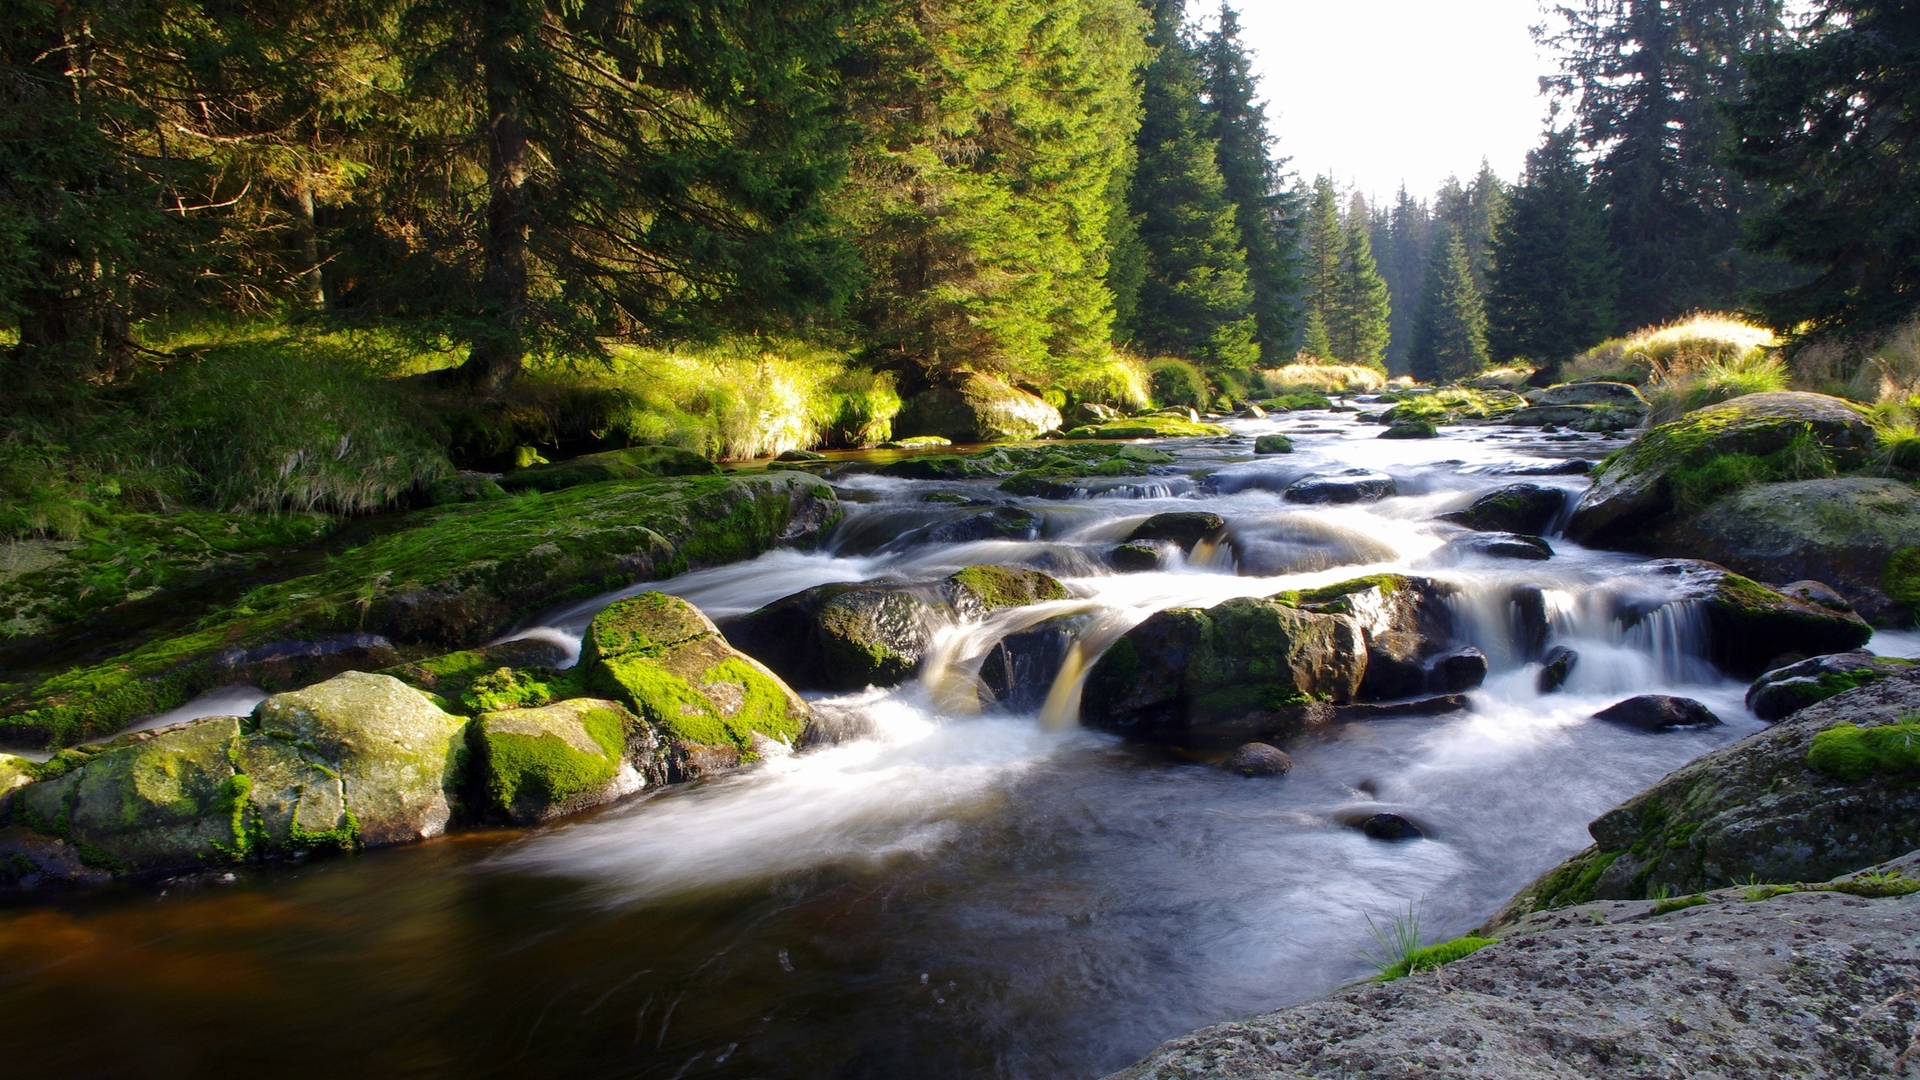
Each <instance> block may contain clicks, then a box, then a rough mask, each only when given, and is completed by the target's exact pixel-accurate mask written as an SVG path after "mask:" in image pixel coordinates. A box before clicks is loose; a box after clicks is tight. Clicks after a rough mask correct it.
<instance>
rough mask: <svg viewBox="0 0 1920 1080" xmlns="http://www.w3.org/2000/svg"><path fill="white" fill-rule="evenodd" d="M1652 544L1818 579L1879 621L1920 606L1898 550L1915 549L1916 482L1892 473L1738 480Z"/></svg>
mask: <svg viewBox="0 0 1920 1080" xmlns="http://www.w3.org/2000/svg"><path fill="white" fill-rule="evenodd" d="M1652 547H1653V550H1654V551H1656V552H1657V553H1659V554H1664V555H1683V554H1684V555H1689V556H1694V557H1698V558H1703V559H1708V560H1711V561H1713V562H1716V563H1720V564H1722V565H1724V566H1728V567H1731V568H1733V569H1735V570H1738V571H1739V572H1740V573H1742V574H1746V575H1748V576H1750V577H1755V578H1759V579H1760V580H1763V581H1782V582H1784V581H1801V580H1809V579H1811V580H1814V581H1820V582H1824V583H1826V584H1827V585H1830V586H1832V587H1833V588H1835V589H1837V590H1839V592H1840V593H1841V595H1843V596H1845V597H1846V598H1847V600H1848V601H1849V602H1851V603H1852V604H1853V606H1854V608H1855V609H1856V610H1857V611H1859V612H1860V614H1861V616H1862V617H1864V618H1866V619H1867V620H1868V621H1869V622H1872V623H1875V624H1876V625H1881V626H1899V625H1905V624H1907V623H1908V622H1909V621H1910V620H1911V618H1912V615H1913V612H1914V611H1915V610H1916V609H1920V590H1915V589H1914V588H1913V585H1914V584H1915V583H1916V581H1920V578H1917V577H1916V576H1915V575H1914V573H1913V569H1914V567H1912V566H1910V565H1909V564H1910V563H1911V560H1909V563H1902V562H1901V561H1900V555H1901V553H1902V552H1906V551H1914V550H1920V491H1916V490H1915V489H1914V487H1913V485H1912V484H1907V483H1902V482H1901V481H1898V480H1886V479H1880V478H1876V477H1865V476H1842V477H1834V478H1831V479H1826V480H1800V481H1792V482H1787V483H1773V484H1758V485H1755V486H1752V487H1747V488H1743V489H1741V490H1738V491H1735V492H1733V493H1732V494H1729V495H1727V496H1724V497H1722V498H1720V499H1718V500H1716V501H1715V502H1713V503H1711V504H1709V505H1708V506H1706V507H1705V508H1704V509H1702V510H1700V511H1699V512H1698V513H1692V514H1685V515H1681V516H1679V517H1677V518H1676V519H1674V520H1673V521H1672V522H1670V523H1669V524H1667V525H1665V526H1663V527H1661V528H1660V529H1659V530H1657V531H1656V532H1655V533H1654V534H1653V544H1652ZM1903 567H1904V568H1905V569H1904V570H1903Z"/></svg>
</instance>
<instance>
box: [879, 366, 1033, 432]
mask: <svg viewBox="0 0 1920 1080" xmlns="http://www.w3.org/2000/svg"><path fill="white" fill-rule="evenodd" d="M1059 427H1060V410H1058V409H1056V408H1054V407H1053V406H1051V405H1049V404H1047V403H1046V402H1044V401H1042V400H1040V399H1039V398H1037V397H1034V396H1033V395H1032V394H1029V393H1027V392H1026V391H1025V390H1019V389H1016V388H1014V387H1011V386H1008V385H1007V384H1006V383H1005V382H1002V381H1001V380H1000V379H997V378H995V377H994V376H992V375H987V374H983V373H981V372H961V373H959V374H958V375H956V376H955V377H954V380H953V381H952V382H951V383H950V384H948V385H945V386H936V387H933V388H932V389H929V390H925V391H922V392H921V393H918V394H915V395H914V396H913V397H911V398H909V399H907V402H906V404H905V405H904V406H903V407H902V408H901V410H900V414H899V415H898V416H896V417H894V420H893V429H894V430H895V431H897V432H904V433H907V434H910V435H939V436H943V437H945V438H948V439H952V440H953V441H954V442H998V441H1002V440H1019V439H1037V438H1039V437H1040V436H1042V435H1045V434H1046V433H1047V432H1049V431H1056V430H1058V429H1059Z"/></svg>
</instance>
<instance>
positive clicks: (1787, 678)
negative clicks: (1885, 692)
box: [1747, 651, 1914, 722]
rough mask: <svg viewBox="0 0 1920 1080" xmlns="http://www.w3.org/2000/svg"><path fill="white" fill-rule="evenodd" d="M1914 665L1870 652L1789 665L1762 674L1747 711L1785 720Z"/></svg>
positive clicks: (1751, 691)
mask: <svg viewBox="0 0 1920 1080" xmlns="http://www.w3.org/2000/svg"><path fill="white" fill-rule="evenodd" d="M1913 666H1914V664H1913V661H1911V660H1891V659H1886V658H1883V657H1879V656H1875V655H1873V654H1872V653H1869V652H1864V651H1863V652H1847V653H1835V654H1833V655H1831V656H1815V657H1812V658H1810V659H1807V660H1802V661H1800V662H1799V663H1797V664H1788V665H1787V666H1786V667H1783V668H1775V669H1774V670H1772V671H1769V672H1767V673H1765V674H1763V675H1761V676H1760V677H1759V678H1758V679H1755V680H1754V681H1753V685H1752V686H1750V687H1748V688H1747V708H1749V709H1752V710H1753V715H1755V716H1757V717H1759V718H1760V719H1762V720H1766V721H1769V722H1771V721H1775V720H1782V719H1785V718H1786V717H1788V716H1791V715H1793V714H1794V713H1796V712H1799V711H1800V710H1801V709H1804V708H1806V707H1807V706H1809V705H1813V704H1816V703H1818V702H1822V701H1825V700H1826V699H1828V698H1830V697H1833V696H1835V695H1837V694H1844V693H1846V692H1847V691H1849V690H1852V689H1855V688H1856V687H1861V686H1865V685H1866V684H1868V683H1870V682H1873V681H1875V680H1878V679H1884V678H1886V677H1887V676H1889V675H1893V674H1897V673H1899V672H1902V671H1906V670H1908V669H1910V668H1912V667H1913Z"/></svg>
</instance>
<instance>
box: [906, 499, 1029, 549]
mask: <svg viewBox="0 0 1920 1080" xmlns="http://www.w3.org/2000/svg"><path fill="white" fill-rule="evenodd" d="M1039 538H1040V515H1038V514H1036V513H1034V512H1033V511H1031V510H1028V509H1025V508H1023V507H1018V506H996V507H994V508H993V509H991V510H985V511H982V512H980V513H978V514H969V515H968V516H966V517H963V518H957V519H955V520H953V521H946V522H942V523H940V524H939V525H935V526H934V527H933V528H931V529H929V530H927V540H928V541H929V542H931V543H935V544H966V543H972V542H974V541H976V540H1037V539H1039Z"/></svg>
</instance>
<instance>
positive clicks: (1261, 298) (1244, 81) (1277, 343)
mask: <svg viewBox="0 0 1920 1080" xmlns="http://www.w3.org/2000/svg"><path fill="white" fill-rule="evenodd" d="M1201 61H1202V64H1203V66H1204V68H1205V74H1206V96H1207V106H1206V108H1207V116H1208V118H1209V119H1210V120H1211V122H1212V134H1213V137H1214V140H1215V142H1216V143H1217V144H1218V147H1219V151H1218V160H1219V163H1220V176H1221V179H1222V180H1224V181H1225V182H1226V186H1227V197H1228V198H1229V199H1232V200H1233V204H1234V214H1235V221H1236V222H1237V224H1238V225H1239V229H1240V249H1241V250H1242V251H1244V252H1245V253H1246V258H1247V282H1248V285H1249V286H1250V287H1251V288H1252V290H1253V317H1254V323H1255V325H1256V327H1257V328H1258V331H1257V338H1258V340H1259V343H1260V353H1261V355H1262V356H1263V357H1265V358H1266V359H1267V360H1268V361H1269V362H1276V361H1278V360H1279V359H1280V358H1282V357H1285V356H1286V355H1287V353H1288V352H1289V351H1291V346H1292V345H1293V341H1294V337H1295V335H1296V333H1297V332H1298V330H1299V325H1298V316H1297V314H1296V312H1297V304H1298V299H1299V293H1300V276H1299V267H1298V266H1297V261H1298V254H1297V252H1298V248H1299V244H1298V240H1297V238H1296V236H1295V233H1296V231H1297V229H1298V227H1299V221H1298V218H1299V215H1300V206H1299V198H1298V196H1297V195H1296V194H1295V193H1294V192H1292V191H1290V190H1289V189H1288V188H1287V187H1286V185H1285V183H1284V178H1283V176H1282V174H1281V170H1282V169H1283V168H1284V167H1285V165H1286V159H1285V158H1275V157H1274V156H1273V136H1272V135H1270V134H1269V133H1268V131H1267V117H1266V109H1265V108H1264V107H1263V106H1262V105H1261V104H1260V103H1259V102H1258V101H1256V100H1255V99H1254V90H1255V86H1254V81H1255V80H1254V75H1253V67H1252V63H1251V60H1250V58H1249V57H1248V55H1247V52H1246V49H1245V48H1244V47H1243V46H1242V45H1241V42H1240V17H1239V16H1238V15H1236V14H1235V13H1234V10H1233V9H1232V8H1231V7H1229V6H1227V5H1226V4H1222V5H1221V6H1220V22H1219V24H1218V26H1217V27H1216V29H1215V30H1214V31H1213V33H1212V34H1210V35H1208V37H1207V40H1206V43H1205V45H1204V46H1203V47H1202V49H1201Z"/></svg>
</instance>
